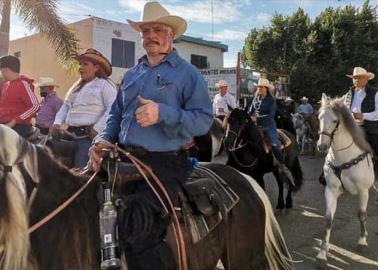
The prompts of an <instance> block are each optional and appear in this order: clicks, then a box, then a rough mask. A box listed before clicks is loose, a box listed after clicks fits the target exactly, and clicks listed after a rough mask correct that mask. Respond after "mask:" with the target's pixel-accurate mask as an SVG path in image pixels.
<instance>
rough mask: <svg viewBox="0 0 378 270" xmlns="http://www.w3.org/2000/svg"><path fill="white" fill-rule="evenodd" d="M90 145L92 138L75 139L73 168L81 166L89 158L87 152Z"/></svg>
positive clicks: (83, 165) (84, 164) (85, 163)
mask: <svg viewBox="0 0 378 270" xmlns="http://www.w3.org/2000/svg"><path fill="white" fill-rule="evenodd" d="M91 145H92V140H91V139H90V138H89V137H87V138H82V139H77V140H75V156H74V167H75V168H83V167H85V166H86V165H87V162H88V160H89V155H88V152H89V148H90V147H91Z"/></svg>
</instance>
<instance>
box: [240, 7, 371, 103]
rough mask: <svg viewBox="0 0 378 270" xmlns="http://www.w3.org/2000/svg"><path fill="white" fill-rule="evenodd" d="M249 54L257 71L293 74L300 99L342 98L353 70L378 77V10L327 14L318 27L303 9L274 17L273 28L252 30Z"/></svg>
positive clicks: (246, 54) (353, 9)
mask: <svg viewBox="0 0 378 270" xmlns="http://www.w3.org/2000/svg"><path fill="white" fill-rule="evenodd" d="M243 53H244V57H245V58H246V59H247V63H248V64H249V65H250V66H251V67H252V68H254V69H258V70H266V71H267V72H271V73H275V72H276V73H285V74H289V76H290V82H291V90H292V95H293V97H294V98H296V99H298V98H300V97H301V96H303V95H306V96H308V97H309V98H310V99H311V100H312V102H315V101H317V100H319V99H320V96H321V93H322V92H327V93H328V94H331V95H333V96H336V95H342V94H344V93H345V92H346V90H347V89H348V88H349V87H350V86H351V80H350V79H349V78H347V77H346V76H345V74H350V73H351V72H352V70H353V67H355V66H362V67H365V68H367V69H369V70H372V71H373V72H374V71H375V72H378V21H377V11H376V7H372V6H370V2H369V1H365V3H364V4H363V5H362V7H361V8H356V7H353V6H345V7H343V8H336V9H334V8H327V9H325V10H324V11H323V12H322V13H321V14H320V15H319V16H318V17H316V18H315V19H314V21H313V22H311V21H310V19H309V17H308V15H307V14H305V13H304V12H303V10H302V9H298V10H297V11H296V12H294V13H293V14H292V15H291V16H286V17H284V16H282V15H279V14H274V16H273V18H272V21H271V26H270V27H269V28H262V29H252V30H251V32H250V33H249V35H248V36H247V38H246V41H245V44H244V48H243Z"/></svg>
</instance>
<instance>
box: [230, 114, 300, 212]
mask: <svg viewBox="0 0 378 270" xmlns="http://www.w3.org/2000/svg"><path fill="white" fill-rule="evenodd" d="M286 135H287V136H289V137H290V138H291V140H292V143H291V145H289V146H288V147H287V148H285V149H284V155H285V160H286V162H285V163H286V166H287V167H288V168H289V170H290V171H291V173H292V175H293V177H294V183H291V182H290V181H288V186H289V187H288V192H287V196H286V202H285V201H284V198H283V197H284V194H283V193H284V183H285V182H284V180H283V179H282V177H281V176H280V173H279V172H278V169H277V167H276V166H274V159H273V154H272V151H269V152H268V153H267V152H266V150H265V149H264V142H263V138H262V137H261V135H260V133H259V130H258V128H257V126H256V125H255V124H254V123H253V122H252V120H251V118H250V117H249V115H248V113H247V112H245V111H244V110H241V109H234V110H233V111H232V112H231V114H230V117H229V118H228V132H227V135H226V140H225V148H226V150H227V151H228V160H227V163H226V164H227V165H230V166H232V167H234V168H236V169H238V170H239V171H241V172H244V173H246V174H248V175H250V176H252V177H253V178H254V179H255V180H256V181H257V182H258V183H259V184H260V186H261V187H262V188H264V179H263V176H264V175H265V174H266V173H270V172H272V173H273V174H274V176H275V178H276V180H277V183H278V188H279V194H278V204H277V209H284V208H285V207H286V208H292V206H293V202H292V197H291V195H292V192H293V191H297V190H299V189H300V187H301V185H302V180H303V176H302V170H301V167H300V163H299V159H298V151H297V144H296V142H295V138H294V136H293V135H291V134H290V133H288V132H286ZM293 184H294V185H293Z"/></svg>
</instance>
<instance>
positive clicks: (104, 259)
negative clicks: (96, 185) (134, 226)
mask: <svg viewBox="0 0 378 270" xmlns="http://www.w3.org/2000/svg"><path fill="white" fill-rule="evenodd" d="M100 236H101V269H115V268H119V267H121V260H120V259H119V258H118V246H119V245H118V227H117V210H116V208H115V206H114V205H113V203H112V200H111V190H110V185H109V183H107V184H105V185H104V204H103V207H102V209H101V210H100Z"/></svg>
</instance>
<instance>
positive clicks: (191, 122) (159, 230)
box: [89, 2, 213, 270]
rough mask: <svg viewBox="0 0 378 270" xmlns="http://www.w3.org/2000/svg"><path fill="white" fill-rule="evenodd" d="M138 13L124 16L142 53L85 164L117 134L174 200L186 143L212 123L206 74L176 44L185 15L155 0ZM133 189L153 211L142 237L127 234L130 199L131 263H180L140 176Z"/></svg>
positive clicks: (134, 267)
mask: <svg viewBox="0 0 378 270" xmlns="http://www.w3.org/2000/svg"><path fill="white" fill-rule="evenodd" d="M142 18H143V19H142V21H141V22H133V21H129V24H130V25H131V27H133V28H134V29H135V30H136V31H138V32H139V33H140V35H141V38H142V45H143V48H144V49H145V50H146V53H147V54H146V55H145V56H143V57H142V58H141V59H140V60H139V63H138V64H137V65H136V66H134V67H133V68H131V69H130V70H128V71H127V72H126V74H125V76H124V79H123V81H122V84H121V86H120V90H119V91H118V96H117V99H116V101H115V102H114V104H113V106H112V109H111V111H110V114H109V118H108V121H107V126H106V128H105V129H104V131H103V132H102V133H101V134H100V135H99V137H98V138H97V139H96V143H95V145H94V146H92V148H91V150H90V164H89V165H90V166H91V167H92V169H93V170H99V168H100V164H101V161H102V151H101V150H102V149H103V148H104V147H107V146H108V142H110V143H115V142H118V143H119V145H120V146H121V147H123V148H124V149H125V150H126V151H129V152H131V153H132V154H133V155H135V156H137V157H138V158H140V159H141V160H142V161H143V162H145V163H146V164H148V165H149V166H151V167H152V169H153V170H154V172H155V173H156V174H157V176H158V177H159V178H160V179H161V180H162V182H163V184H164V185H165V187H166V189H167V190H168V193H169V195H170V197H171V200H172V202H173V203H174V204H175V206H178V192H179V191H180V190H181V187H182V186H183V184H184V182H185V180H186V179H187V177H188V176H189V173H190V172H191V170H192V166H191V164H190V162H189V159H188V154H187V151H186V150H185V148H184V146H185V144H187V143H188V142H189V141H190V140H191V138H192V137H193V136H199V135H203V134H205V133H206V132H207V131H208V129H209V128H210V125H211V123H212V120H213V113H212V103H211V101H210V98H209V95H208V93H207V84H206V82H205V80H204V78H203V77H202V76H201V74H200V73H199V72H198V70H197V69H196V68H195V67H194V66H193V65H191V64H189V63H188V62H186V61H185V60H184V59H182V58H181V57H180V56H179V54H178V52H177V51H176V50H175V49H174V48H173V40H174V39H175V38H177V37H179V36H180V35H182V34H183V33H184V32H185V30H186V27H187V23H186V21H185V20H184V19H183V18H181V17H178V16H173V15H170V14H169V13H168V11H167V10H166V9H165V8H163V7H162V6H161V5H160V4H159V3H157V2H149V3H146V4H145V6H144V10H143V14H142ZM135 196H136V197H135V200H138V203H137V204H141V205H143V209H145V211H143V213H146V212H147V213H151V214H149V215H148V218H149V221H150V222H153V224H154V225H153V226H151V228H150V230H148V231H145V232H144V233H143V235H141V237H136V236H135V235H134V236H133V237H128V236H130V235H132V234H133V232H132V231H130V230H132V228H135V226H137V225H136V224H139V223H140V222H139V223H138V220H137V219H133V217H135V216H138V214H136V213H138V212H135V211H139V210H138V209H137V208H136V207H135V208H133V206H132V204H128V207H127V209H126V210H125V212H124V213H123V215H122V216H124V217H125V218H123V219H122V220H121V229H122V231H121V232H120V235H121V240H122V243H121V244H122V247H123V249H124V250H125V255H126V261H127V263H128V269H129V270H139V269H141V270H142V269H143V270H175V269H177V265H176V262H175V260H174V259H173V256H172V252H171V250H170V248H169V246H168V244H167V241H166V231H167V226H168V225H169V224H170V222H171V218H170V217H169V215H166V214H165V213H164V211H162V206H161V204H160V203H159V201H158V200H157V198H156V196H155V195H154V193H153V192H152V191H151V189H150V188H149V187H148V185H147V184H146V182H145V181H139V182H137V183H136V187H135ZM139 209H140V207H139ZM143 213H141V214H143ZM142 225H143V224H141V226H142Z"/></svg>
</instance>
